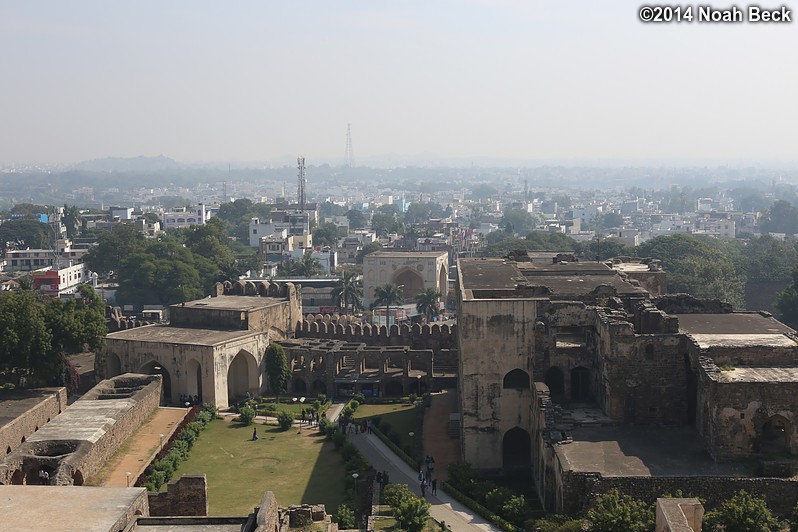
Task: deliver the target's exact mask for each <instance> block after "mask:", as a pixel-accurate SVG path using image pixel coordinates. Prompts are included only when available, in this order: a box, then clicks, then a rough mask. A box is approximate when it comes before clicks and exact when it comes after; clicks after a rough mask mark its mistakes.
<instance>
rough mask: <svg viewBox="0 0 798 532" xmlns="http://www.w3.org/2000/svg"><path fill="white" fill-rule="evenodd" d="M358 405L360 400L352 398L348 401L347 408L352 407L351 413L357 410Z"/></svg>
mask: <svg viewBox="0 0 798 532" xmlns="http://www.w3.org/2000/svg"><path fill="white" fill-rule="evenodd" d="M359 406H360V402H359V401H356V400H354V399H352V400H351V401H349V408H351V409H352V413H354V412H355V410H357V407H359Z"/></svg>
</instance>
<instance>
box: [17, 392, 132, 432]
mask: <svg viewBox="0 0 798 532" xmlns="http://www.w3.org/2000/svg"><path fill="white" fill-rule="evenodd" d="M136 403H137V401H136V400H135V399H132V398H127V399H102V400H100V399H97V400H91V399H85V400H79V401H75V402H74V403H72V404H71V405H70V406H69V408H67V409H66V410H64V411H63V412H61V413H60V414H58V415H57V416H56V417H54V418H53V419H52V421H50V422H49V423H47V424H46V425H44V426H43V427H42V428H40V429H39V430H37V431H36V432H34V433H33V434H31V435H30V437H29V438H28V441H29V442H41V441H52V440H77V441H90V442H92V443H96V442H97V441H98V440H99V439H100V438H101V437H102V436H103V434H105V433H106V431H107V430H108V428H109V427H111V426H113V425H114V423H116V421H117V419H119V417H120V416H121V415H122V414H123V413H124V412H127V411H128V410H130V409H131V408H133V407H134V406H135V405H136Z"/></svg>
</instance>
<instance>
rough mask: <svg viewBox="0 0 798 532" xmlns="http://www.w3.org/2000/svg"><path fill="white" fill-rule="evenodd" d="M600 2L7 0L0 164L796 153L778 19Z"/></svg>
mask: <svg viewBox="0 0 798 532" xmlns="http://www.w3.org/2000/svg"><path fill="white" fill-rule="evenodd" d="M595 4H596V3H592V2H582V1H576V2H571V3H568V4H567V5H564V4H556V5H551V4H549V3H545V2H517V1H513V0H505V1H502V2H488V1H483V0H473V1H469V2H436V3H434V4H430V3H425V2H415V1H414V2H401V3H400V2H389V3H379V4H375V3H367V2H352V3H346V4H344V3H334V4H331V3H324V2H306V3H301V4H293V3H279V4H277V3H264V4H261V3H255V2H251V3H242V4H236V5H235V7H234V8H233V9H230V8H227V9H225V8H223V7H222V6H219V5H214V4H212V3H209V2H191V3H189V2H175V3H170V4H167V5H161V4H160V3H155V2H141V3H136V4H131V5H109V4H105V3H102V2H82V3H80V4H78V5H77V7H76V6H75V5H71V4H70V5H66V4H61V3H57V2H43V3H36V4H29V3H24V2H17V1H12V2H6V3H4V4H3V5H2V6H0V47H1V48H2V49H3V50H4V51H3V52H2V53H0V68H2V71H3V72H4V73H5V75H6V76H5V77H6V80H7V82H6V83H4V84H2V86H0V102H3V106H4V107H5V111H4V120H3V122H4V127H3V128H0V131H2V133H0V162H2V163H43V164H56V163H60V164H69V163H75V162H78V161H82V160H88V159H96V158H103V157H135V156H139V155H145V156H153V155H158V154H164V155H167V156H169V157H171V158H174V159H176V160H178V161H183V162H219V161H231V162H242V161H257V162H258V163H259V164H274V165H282V164H285V163H286V162H289V161H290V160H291V158H293V159H294V160H295V158H296V155H298V154H302V155H304V156H306V157H307V158H308V160H309V161H313V163H314V164H321V163H329V164H342V163H343V161H344V155H345V149H346V144H345V142H346V130H347V124H349V123H351V124H352V143H353V151H354V155H355V159H356V161H357V162H358V163H359V164H360V163H362V164H380V163H381V162H382V164H386V161H387V163H388V164H398V165H401V164H403V163H404V164H419V163H422V164H423V163H424V162H427V163H430V164H435V161H439V162H441V163H442V164H446V163H452V162H460V163H462V164H468V163H469V161H471V162H475V163H477V164H480V162H485V164H491V163H494V162H498V161H505V162H507V163H508V164H523V163H527V164H534V163H542V164H545V163H562V164H568V163H572V164H579V163H613V162H617V163H640V164H730V165H733V164H750V163H755V164H763V165H770V164H775V165H794V164H796V162H798V156H796V155H795V152H794V145H795V133H794V124H795V123H796V122H797V121H798V104H797V103H796V101H795V97H794V94H796V93H797V92H798V74H796V73H795V71H794V69H790V68H788V66H787V64H786V57H787V56H788V53H787V52H788V50H790V49H793V50H794V49H798V48H796V47H797V46H798V33H796V32H795V30H794V26H793V25H792V24H753V23H749V22H744V23H740V24H713V23H698V22H692V23H687V22H682V23H678V24H677V23H675V22H674V23H668V24H646V23H643V22H641V21H640V20H639V18H638V10H639V9H640V5H639V4H637V3H634V2H627V1H623V2H615V3H613V4H612V5H595ZM225 7H227V6H225ZM787 7H790V6H787Z"/></svg>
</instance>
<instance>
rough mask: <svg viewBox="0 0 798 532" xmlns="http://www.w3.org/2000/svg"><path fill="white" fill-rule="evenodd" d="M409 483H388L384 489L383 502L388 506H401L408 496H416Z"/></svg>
mask: <svg viewBox="0 0 798 532" xmlns="http://www.w3.org/2000/svg"><path fill="white" fill-rule="evenodd" d="M414 496H415V495H413V492H412V491H410V488H409V487H408V486H407V484H388V485H387V486H385V489H384V490H382V502H384V503H385V504H387V505H388V506H394V507H395V506H399V504H400V503H401V502H402V501H403V500H405V499H407V498H408V497H414Z"/></svg>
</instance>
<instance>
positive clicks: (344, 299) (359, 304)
mask: <svg viewBox="0 0 798 532" xmlns="http://www.w3.org/2000/svg"><path fill="white" fill-rule="evenodd" d="M332 298H333V301H334V302H335V304H336V305H338V307H339V308H340V309H341V312H342V313H343V314H348V308H349V305H352V312H353V313H355V312H357V311H358V310H362V309H363V283H362V281H361V280H360V279H358V275H357V272H355V271H353V270H346V271H344V274H343V276H342V277H341V278H340V279H339V280H338V282H337V283H335V288H333V291H332Z"/></svg>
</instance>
